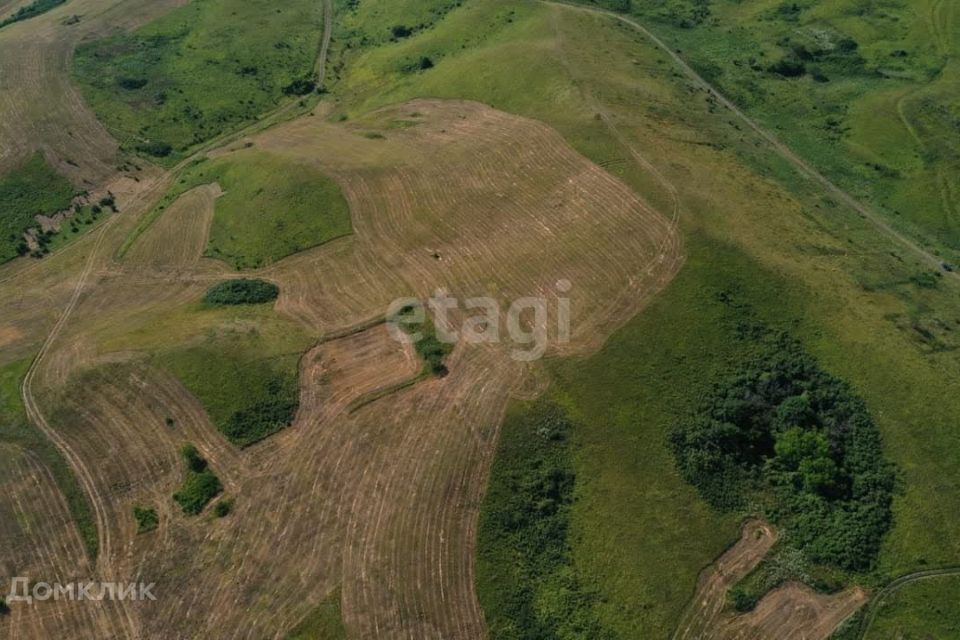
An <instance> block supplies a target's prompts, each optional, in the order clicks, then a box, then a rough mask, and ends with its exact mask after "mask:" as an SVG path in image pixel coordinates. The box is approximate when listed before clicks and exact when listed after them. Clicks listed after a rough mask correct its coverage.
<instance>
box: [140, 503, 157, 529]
mask: <svg viewBox="0 0 960 640" xmlns="http://www.w3.org/2000/svg"><path fill="white" fill-rule="evenodd" d="M133 517H134V519H135V520H136V521H137V533H147V532H148V531H153V530H154V529H156V528H157V525H159V524H160V518H159V517H158V516H157V510H156V509H153V508H151V507H139V506H134V507H133Z"/></svg>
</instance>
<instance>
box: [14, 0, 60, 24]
mask: <svg viewBox="0 0 960 640" xmlns="http://www.w3.org/2000/svg"><path fill="white" fill-rule="evenodd" d="M66 1H67V0H33V2H31V3H30V4H28V5H26V6H23V7H20V8H19V9H17V10H16V11H14V12H13V13H12V14H11V15H10V16H9V17H7V18H4V19H3V20H0V29H2V28H4V27H5V26H7V25H8V24H13V23H14V22H20V21H21V20H29V19H30V18H34V17H36V16H39V15H41V14H44V13H46V12H47V11H50V10H51V9H55V8H57V7H59V6H60V5H62V4H64V3H65V2H66Z"/></svg>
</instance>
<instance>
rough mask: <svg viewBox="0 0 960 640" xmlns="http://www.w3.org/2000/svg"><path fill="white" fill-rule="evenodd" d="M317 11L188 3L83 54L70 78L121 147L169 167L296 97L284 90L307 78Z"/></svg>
mask: <svg viewBox="0 0 960 640" xmlns="http://www.w3.org/2000/svg"><path fill="white" fill-rule="evenodd" d="M322 5H323V3H321V2H316V1H315V0H290V1H289V2H284V3H282V4H277V3H275V2H268V1H267V0H199V1H198V2H190V3H189V4H187V5H185V6H182V7H179V8H177V9H174V10H173V11H171V12H170V13H168V14H167V15H165V16H163V17H161V18H159V19H158V20H155V21H153V22H151V23H150V24H148V25H146V26H144V27H142V28H140V29H138V30H137V31H135V32H133V33H117V34H114V35H111V36H108V37H106V38H104V39H102V40H97V41H95V42H90V43H86V44H83V45H81V46H80V47H78V48H77V51H76V56H75V60H74V67H73V72H74V77H75V78H76V80H77V81H78V83H79V84H80V86H81V87H82V89H83V91H84V94H85V96H86V98H87V100H88V101H89V103H90V104H91V105H92V106H93V108H94V110H95V111H96V113H97V115H98V116H99V118H100V119H101V120H102V121H103V122H104V123H105V124H106V125H107V126H108V127H109V128H110V129H111V131H112V132H113V133H114V134H115V135H116V136H117V137H118V138H119V139H120V140H121V142H122V143H123V144H124V146H125V147H127V148H128V149H131V150H136V151H138V152H140V153H143V154H145V155H148V156H151V157H153V158H154V159H156V160H157V161H159V162H160V163H161V164H169V165H172V164H174V163H175V162H176V160H177V159H179V158H181V157H183V155H184V154H185V153H186V152H187V150H188V149H190V148H191V147H192V146H194V145H196V144H198V143H202V142H204V141H207V140H210V139H211V138H213V137H215V136H216V135H218V134H220V133H222V132H225V131H229V130H232V129H236V128H238V127H239V126H240V125H242V124H244V123H247V122H250V121H252V120H254V119H256V118H257V116H258V115H260V114H262V113H264V112H266V111H268V110H269V109H270V108H272V107H274V106H275V105H277V104H278V103H279V102H280V100H281V99H282V98H283V97H284V95H285V94H286V93H290V92H291V91H293V92H294V93H298V92H299V91H294V90H289V89H288V88H289V87H291V86H292V85H294V83H295V82H296V81H300V80H303V79H304V78H309V77H310V76H311V75H312V72H313V67H314V65H315V62H316V58H317V55H318V48H319V43H320V36H321V32H322V25H323V20H322V15H323V14H322ZM296 86H297V87H299V86H300V85H296ZM295 89H296V87H295ZM285 90H286V91H285Z"/></svg>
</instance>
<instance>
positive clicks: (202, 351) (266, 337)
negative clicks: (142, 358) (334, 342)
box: [140, 306, 311, 447]
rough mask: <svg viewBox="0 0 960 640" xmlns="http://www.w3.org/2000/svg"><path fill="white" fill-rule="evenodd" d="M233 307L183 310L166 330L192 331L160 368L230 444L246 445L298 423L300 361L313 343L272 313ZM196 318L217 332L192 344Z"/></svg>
mask: <svg viewBox="0 0 960 640" xmlns="http://www.w3.org/2000/svg"><path fill="white" fill-rule="evenodd" d="M230 309H232V310H233V311H220V310H207V309H199V310H185V312H184V313H185V315H183V314H178V317H175V318H173V319H171V324H170V325H167V327H168V328H173V327H174V326H176V327H177V328H179V329H180V331H184V330H186V331H187V332H188V333H187V334H186V335H183V336H180V339H179V340H176V341H173V340H171V341H169V342H167V343H166V345H165V346H164V347H163V348H161V349H160V350H159V353H158V355H157V356H156V363H157V364H158V365H159V366H160V367H162V368H165V369H167V370H169V371H170V372H172V373H173V374H174V375H176V376H177V378H179V379H180V381H181V382H183V384H184V386H186V387H187V389H189V390H190V392H191V393H192V394H193V395H195V396H196V397H197V399H198V400H200V402H201V404H203V407H204V409H206V411H207V414H208V415H209V416H210V419H211V420H212V421H213V424H214V425H215V426H216V427H217V428H218V429H219V430H220V431H222V432H223V433H224V435H226V436H227V438H228V439H229V440H230V441H231V442H233V443H234V444H236V445H237V446H241V447H244V446H248V445H250V444H253V443H254V442H257V441H259V440H262V439H263V438H266V437H268V436H269V435H271V434H273V433H275V432H277V431H279V430H280V429H283V428H284V427H286V426H288V425H289V424H290V423H291V422H292V421H293V417H294V415H295V414H296V410H297V407H298V405H299V400H300V395H299V394H300V390H299V384H298V380H299V362H300V356H301V354H302V353H303V352H304V351H305V350H306V349H307V347H308V346H309V344H310V342H311V341H310V338H309V337H308V336H307V335H306V334H304V333H302V332H301V331H300V330H299V329H298V327H296V326H293V325H291V324H290V323H288V322H286V321H284V320H281V319H280V318H278V317H277V316H276V315H275V314H274V313H273V311H272V310H271V309H269V308H263V307H258V306H253V307H247V308H242V307H231V308H230ZM190 316H208V318H207V319H205V320H200V319H193V318H190ZM197 321H199V322H201V323H203V324H206V323H207V322H209V323H211V324H212V326H213V327H215V328H213V329H212V330H208V331H207V332H206V333H205V335H203V337H202V338H200V337H199V336H196V335H194V337H193V338H192V339H191V338H190V337H188V336H189V335H190V333H192V332H193V331H194V329H191V328H188V327H189V326H190V324H191V323H192V322H197ZM174 330H175V331H176V329H174ZM142 338H143V337H142V336H141V338H140V339H142Z"/></svg>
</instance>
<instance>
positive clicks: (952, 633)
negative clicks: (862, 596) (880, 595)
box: [863, 576, 960, 640]
mask: <svg viewBox="0 0 960 640" xmlns="http://www.w3.org/2000/svg"><path fill="white" fill-rule="evenodd" d="M957 602H960V579H958V578H957V577H956V576H941V577H937V578H928V579H924V580H920V581H918V582H913V583H910V584H907V585H905V586H903V587H901V588H900V589H898V590H897V591H896V592H895V593H894V594H893V595H891V596H889V597H887V598H886V599H885V600H884V601H883V602H882V603H881V604H880V607H879V609H878V611H877V613H876V617H875V618H874V619H873V622H872V624H871V625H870V627H869V629H868V630H867V633H866V635H864V636H863V638H864V640H889V639H892V638H896V639H897V640H926V639H927V638H956V637H958V636H960V610H958V608H957Z"/></svg>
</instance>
